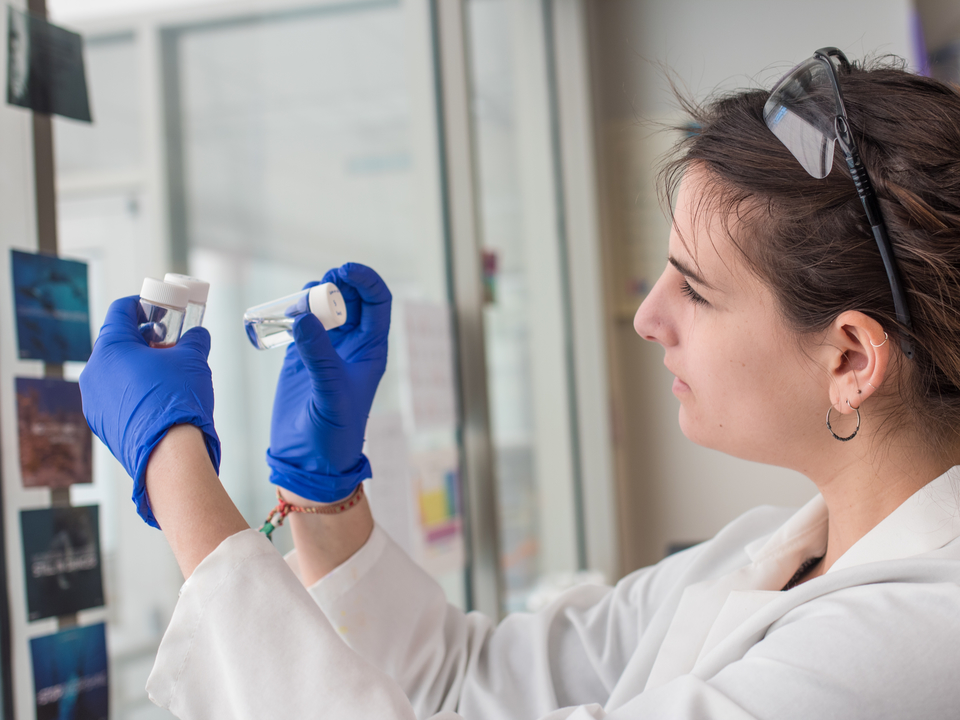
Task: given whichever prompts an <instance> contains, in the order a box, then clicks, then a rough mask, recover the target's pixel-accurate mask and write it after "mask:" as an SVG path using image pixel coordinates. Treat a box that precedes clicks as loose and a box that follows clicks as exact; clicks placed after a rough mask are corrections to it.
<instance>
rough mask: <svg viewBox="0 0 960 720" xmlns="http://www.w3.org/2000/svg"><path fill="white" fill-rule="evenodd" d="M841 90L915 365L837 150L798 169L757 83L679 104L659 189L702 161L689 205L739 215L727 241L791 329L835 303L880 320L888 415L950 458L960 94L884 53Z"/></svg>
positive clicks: (959, 231)
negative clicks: (902, 344) (894, 379)
mask: <svg viewBox="0 0 960 720" xmlns="http://www.w3.org/2000/svg"><path fill="white" fill-rule="evenodd" d="M840 86H841V89H842V91H843V95H844V102H845V105H846V109H847V114H848V115H849V118H850V124H851V127H852V130H853V132H854V134H855V137H856V140H857V143H858V144H859V147H860V154H861V157H862V160H863V164H864V166H865V167H866V168H867V172H868V173H869V175H870V178H871V180H872V181H873V184H874V187H875V190H876V192H877V195H878V196H879V200H880V207H881V211H882V213H883V218H884V220H885V222H886V224H887V228H888V232H889V235H890V239H891V242H892V243H893V248H894V253H895V255H896V258H897V263H898V264H899V267H900V272H901V274H902V277H903V281H904V285H905V287H906V292H907V299H908V303H909V306H910V311H911V313H912V316H913V330H912V333H911V335H912V336H913V338H914V341H915V346H916V352H915V357H914V359H913V360H912V361H911V360H907V359H906V358H905V357H904V356H903V355H902V354H900V353H899V343H898V339H897V338H898V337H899V334H900V332H901V331H902V328H899V326H898V325H897V320H896V313H895V312H894V307H893V298H892V294H891V291H890V286H889V284H888V281H887V277H886V273H885V271H884V267H883V262H882V260H881V258H880V253H879V251H878V249H877V245H876V242H875V241H874V239H873V236H872V234H871V231H870V227H869V225H868V223H867V220H866V215H865V214H864V210H863V207H862V205H861V204H860V200H859V198H858V197H857V193H856V189H855V187H854V184H853V180H852V179H851V177H850V174H849V171H848V170H847V166H846V163H845V162H844V160H843V156H842V155H841V154H840V153H839V149H838V150H837V155H836V157H835V158H834V163H833V170H832V171H831V173H830V174H829V175H828V176H827V177H826V178H824V179H822V180H818V179H816V178H813V177H811V176H810V175H808V174H807V173H806V171H805V170H804V169H803V168H802V167H801V166H800V163H799V162H797V160H796V159H795V158H794V157H793V156H792V155H791V154H790V152H789V151H788V150H787V149H786V148H785V147H784V146H783V145H782V144H781V143H780V141H779V140H778V139H777V138H776V137H775V136H774V135H773V133H772V132H770V130H769V129H767V126H766V125H765V124H764V121H763V116H762V110H763V105H764V103H765V102H766V99H767V96H768V92H767V91H764V90H747V91H741V92H736V93H733V94H729V95H725V96H722V97H719V98H714V99H711V100H710V101H708V102H706V103H704V104H696V103H693V102H691V101H688V100H683V99H681V104H682V106H683V108H684V110H685V111H686V112H687V113H688V114H689V115H690V119H691V121H692V122H691V125H690V126H689V127H688V128H687V130H688V132H687V133H686V137H685V138H684V139H683V140H681V141H680V142H679V143H678V144H677V146H676V148H675V151H676V152H675V154H673V155H672V156H671V157H670V159H669V160H668V162H667V164H666V165H665V166H664V167H663V169H662V170H661V173H660V190H661V193H662V195H661V197H662V198H670V197H672V196H673V195H674V193H675V191H676V189H677V187H678V186H679V182H680V180H681V177H682V175H683V173H684V172H685V171H686V170H687V169H689V168H691V167H694V166H697V167H702V168H704V169H705V170H706V171H707V174H708V177H709V178H710V180H711V181H713V182H711V183H710V186H709V190H708V192H707V193H705V194H708V195H709V196H710V197H709V198H706V201H705V203H702V204H701V206H700V207H701V208H707V209H708V210H709V211H710V212H714V211H719V212H720V213H721V215H722V216H723V217H725V218H726V217H730V218H736V220H737V232H736V234H735V236H734V234H731V238H732V239H733V241H734V244H735V245H736V246H737V247H738V248H739V249H740V251H741V252H742V253H743V256H744V258H745V259H746V261H747V264H748V266H749V267H750V268H751V269H752V270H753V271H754V272H755V273H756V274H757V275H758V276H759V277H760V278H761V280H763V281H764V282H765V283H766V284H767V285H768V286H769V287H770V288H771V290H772V291H773V293H774V295H775V296H776V297H777V299H778V301H779V305H780V308H779V310H780V312H781V314H782V315H783V317H784V318H785V320H786V321H787V322H788V323H789V324H790V326H791V327H792V328H793V329H794V330H795V331H796V332H797V333H798V334H806V333H818V332H822V331H824V330H825V329H826V328H827V327H828V326H829V325H830V323H831V322H832V321H833V320H834V319H835V318H836V317H837V316H838V315H839V314H840V313H842V312H844V311H846V310H859V311H861V312H863V313H865V314H867V315H869V316H870V317H872V318H874V319H875V320H877V321H878V322H879V323H880V324H881V325H882V326H883V328H884V329H885V330H886V331H887V332H888V333H889V336H890V340H891V344H892V347H893V348H895V349H896V351H897V353H896V360H897V367H899V369H900V372H899V373H898V377H899V388H897V390H898V392H899V395H900V410H899V413H898V414H899V415H900V417H899V418H897V419H899V420H902V421H905V422H914V423H916V427H918V428H920V429H921V430H922V432H923V434H924V435H925V436H926V437H929V438H930V439H931V442H932V446H933V449H936V450H937V451H939V452H941V453H944V454H950V453H951V451H955V449H956V447H957V440H958V438H960V389H958V388H960V93H958V89H957V88H955V87H951V86H948V85H945V84H943V83H941V82H938V81H935V80H932V79H930V78H926V77H921V76H917V75H913V74H911V73H909V72H906V71H905V70H904V68H903V63H902V62H901V61H893V60H889V59H885V60H881V61H874V62H871V63H868V64H866V65H862V64H857V63H854V65H853V67H852V68H851V71H850V72H849V73H844V72H841V73H840ZM891 419H893V418H891Z"/></svg>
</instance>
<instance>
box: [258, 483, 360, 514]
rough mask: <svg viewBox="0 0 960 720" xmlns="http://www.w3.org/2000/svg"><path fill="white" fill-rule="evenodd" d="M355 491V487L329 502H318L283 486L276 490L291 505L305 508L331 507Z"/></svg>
mask: <svg viewBox="0 0 960 720" xmlns="http://www.w3.org/2000/svg"><path fill="white" fill-rule="evenodd" d="M355 491H356V488H353V489H352V490H350V491H349V492H348V493H347V494H346V495H344V496H343V498H337V499H336V500H331V501H330V502H319V501H318V500H311V499H310V498H305V497H304V496H303V495H298V494H297V493H295V492H293V490H288V489H287V488H285V487H280V486H279V485H278V486H277V492H278V494H279V495H280V497H281V498H283V499H284V500H285V501H286V502H288V503H290V504H291V505H297V506H299V507H305V508H325V507H332V506H334V505H336V504H337V503H338V502H340V501H341V500H343V499H344V498H347V497H350V496H351V495H353V493H354V492H355Z"/></svg>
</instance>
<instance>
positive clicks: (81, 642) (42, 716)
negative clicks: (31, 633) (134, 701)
mask: <svg viewBox="0 0 960 720" xmlns="http://www.w3.org/2000/svg"><path fill="white" fill-rule="evenodd" d="M105 630H106V625H104V624H103V623H100V624H98V625H86V626H84V627H77V628H71V629H70V630H63V631H62V632H58V633H54V634H53V635H44V636H42V637H38V638H33V639H32V640H31V641H30V654H31V655H32V656H33V685H34V689H35V691H36V703H37V720H107V715H108V712H107V709H108V706H109V692H108V691H109V682H108V675H107V636H106V631H105Z"/></svg>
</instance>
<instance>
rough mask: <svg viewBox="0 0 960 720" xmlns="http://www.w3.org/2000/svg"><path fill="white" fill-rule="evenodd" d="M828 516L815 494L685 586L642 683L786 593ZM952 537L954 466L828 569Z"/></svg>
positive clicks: (820, 546) (958, 512) (683, 669)
mask: <svg viewBox="0 0 960 720" xmlns="http://www.w3.org/2000/svg"><path fill="white" fill-rule="evenodd" d="M827 520H828V516H827V507H826V503H825V502H824V500H823V497H822V496H820V495H818V496H817V497H815V498H813V499H812V500H811V501H810V502H808V503H807V504H806V505H804V506H803V507H802V508H800V510H798V511H797V512H796V513H795V514H794V515H793V516H792V517H791V518H790V519H789V520H788V521H787V522H786V523H784V524H783V525H782V526H781V527H780V528H779V529H778V530H777V531H776V532H774V533H773V534H772V535H768V536H766V537H762V538H760V539H758V540H756V541H754V542H752V543H750V544H749V545H747V546H746V548H745V550H746V554H747V556H748V557H749V558H750V560H751V562H750V563H749V564H748V565H746V566H744V567H741V568H740V569H739V570H735V571H733V572H731V573H729V574H727V575H724V576H721V577H718V578H714V579H711V580H706V581H703V582H699V583H695V584H693V585H690V586H688V587H687V588H686V589H685V590H684V591H683V594H682V596H681V598H680V603H679V605H678V606H677V609H676V612H675V614H674V616H673V619H672V622H671V623H670V626H669V628H668V630H667V635H666V637H665V638H664V641H663V644H662V645H661V647H660V652H659V653H658V655H657V658H656V660H655V661H654V664H653V667H652V668H651V669H650V674H649V675H648V676H647V682H646V686H645V690H651V689H653V688H656V687H659V686H661V685H664V684H665V683H667V682H669V681H670V680H672V679H674V678H676V677H678V676H679V675H682V674H685V673H687V672H690V671H691V670H692V669H693V667H694V665H696V664H697V663H699V662H700V661H702V660H703V659H704V658H705V657H706V656H707V655H708V654H709V653H710V652H711V651H712V650H713V649H714V648H716V647H717V646H719V645H720V644H721V643H722V642H723V641H724V640H725V639H726V638H727V637H729V636H730V634H731V633H733V632H734V631H735V630H737V628H739V627H740V626H741V625H743V624H744V623H745V622H746V621H747V620H748V619H749V618H750V617H752V616H754V615H756V614H757V613H758V612H759V611H760V610H762V609H763V608H765V607H766V606H767V605H769V604H771V603H773V602H775V601H777V600H780V599H783V600H786V597H785V593H781V592H779V590H780V588H782V587H783V586H784V585H785V584H786V583H787V581H789V579H790V578H791V577H792V576H793V574H794V573H795V572H796V570H797V568H798V567H799V566H800V565H801V563H803V562H804V561H805V560H806V559H808V558H811V557H820V556H822V555H823V554H824V552H825V551H826V547H827ZM957 537H960V466H957V467H954V468H951V469H950V470H948V471H947V472H946V473H944V474H943V475H941V476H940V477H938V478H936V479H935V480H933V481H932V482H930V483H928V484H927V485H925V486H924V487H923V488H921V489H920V490H918V491H917V492H916V493H914V495H912V496H911V497H910V498H909V499H908V500H907V501H906V502H904V503H903V504H902V505H900V507H898V508H897V509H896V510H894V512H892V513H891V514H890V515H888V516H887V517H886V518H885V519H884V520H883V521H881V522H880V523H878V524H877V525H876V527H874V528H873V529H872V530H870V532H868V533H867V534H866V535H864V536H863V537H862V538H860V540H858V541H857V542H856V543H855V544H854V545H853V546H852V547H851V548H850V549H849V550H847V552H846V553H844V554H843V555H842V556H841V557H840V559H839V560H837V562H836V563H834V564H833V566H832V567H831V568H830V570H829V572H830V573H835V572H837V571H839V570H843V569H847V568H852V567H856V566H858V565H863V564H866V563H871V562H879V561H885V560H898V559H902V558H905V557H910V556H914V555H920V554H923V553H927V552H932V551H934V550H937V549H939V548H942V547H943V546H944V545H946V544H947V543H949V542H950V541H952V540H954V539H956V538H957ZM794 597H796V596H794ZM610 701H611V703H612V704H613V706H614V707H615V706H616V705H617V704H619V703H620V702H622V701H623V698H621V697H620V694H619V693H618V692H617V691H616V690H615V691H614V693H613V694H612V695H611V698H610ZM609 707H610V703H608V708H609Z"/></svg>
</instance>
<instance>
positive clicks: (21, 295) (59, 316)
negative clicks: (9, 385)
mask: <svg viewBox="0 0 960 720" xmlns="http://www.w3.org/2000/svg"><path fill="white" fill-rule="evenodd" d="M10 254H11V258H10V259H11V263H10V265H11V268H12V272H13V299H14V307H15V312H16V317H17V348H18V351H19V356H20V359H21V360H43V361H44V362H48V363H63V362H67V361H79V362H86V361H87V359H88V358H89V357H90V350H91V342H90V301H89V297H90V296H89V291H88V289H87V264H86V263H84V262H80V261H78V260H65V259H63V258H58V257H54V256H52V255H40V254H35V253H27V252H21V251H20V250H11V251H10Z"/></svg>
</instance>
